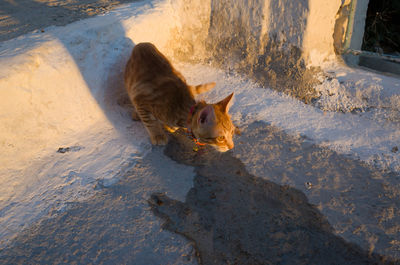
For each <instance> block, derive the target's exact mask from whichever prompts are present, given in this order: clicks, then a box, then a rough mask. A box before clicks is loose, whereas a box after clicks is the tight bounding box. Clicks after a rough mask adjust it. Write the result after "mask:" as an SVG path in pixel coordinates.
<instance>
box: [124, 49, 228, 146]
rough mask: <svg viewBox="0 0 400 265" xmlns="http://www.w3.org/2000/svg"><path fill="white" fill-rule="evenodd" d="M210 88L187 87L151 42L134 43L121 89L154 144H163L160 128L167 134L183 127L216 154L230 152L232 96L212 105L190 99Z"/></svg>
mask: <svg viewBox="0 0 400 265" xmlns="http://www.w3.org/2000/svg"><path fill="white" fill-rule="evenodd" d="M214 86H215V83H208V84H203V85H198V86H190V85H188V84H187V83H186V81H185V78H184V77H183V76H182V75H181V73H179V72H178V71H177V70H175V68H174V67H173V66H172V65H171V63H170V62H169V61H168V59H167V58H166V57H165V56H164V55H163V54H162V53H161V52H160V51H158V50H157V48H156V47H155V46H154V45H153V44H151V43H139V44H137V45H136V46H135V47H134V48H133V51H132V55H131V57H130V59H129V61H128V63H127V65H126V68H125V87H126V89H127V91H128V95H129V98H130V100H131V102H132V104H133V106H134V107H135V110H134V112H133V114H132V117H133V118H134V119H135V120H141V121H142V122H143V124H144V126H145V127H146V129H147V132H148V133H149V135H150V140H151V143H152V144H154V145H165V144H167V142H168V138H167V136H166V134H165V131H164V129H163V127H164V128H166V129H167V130H169V131H171V132H173V131H175V130H176V129H178V128H179V127H185V128H187V129H188V130H189V131H191V132H192V134H193V136H194V137H195V138H196V139H197V141H199V142H201V143H206V144H210V145H212V146H213V147H215V148H216V149H217V150H218V151H220V152H225V151H227V150H229V149H232V148H233V146H234V144H233V134H234V132H235V126H234V125H233V124H232V121H231V119H230V116H229V114H228V110H229V107H230V105H231V102H232V101H231V100H232V97H233V93H232V94H230V95H229V96H228V97H226V98H225V99H223V100H222V101H220V102H218V103H216V104H207V103H205V102H204V101H201V102H196V101H195V99H194V96H195V95H197V94H200V93H202V92H205V91H208V90H210V89H211V88H213V87H214Z"/></svg>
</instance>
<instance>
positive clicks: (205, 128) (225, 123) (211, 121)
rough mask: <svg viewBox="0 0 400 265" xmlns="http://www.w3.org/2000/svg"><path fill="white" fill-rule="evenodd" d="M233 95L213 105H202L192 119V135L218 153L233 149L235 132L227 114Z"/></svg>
mask: <svg viewBox="0 0 400 265" xmlns="http://www.w3.org/2000/svg"><path fill="white" fill-rule="evenodd" d="M232 98H233V93H232V94H230V95H229V96H227V97H226V98H224V99H223V100H221V101H220V102H218V103H215V104H203V105H202V106H201V107H200V109H199V110H198V111H197V112H196V114H195V115H194V116H193V118H192V133H193V134H194V136H195V137H196V138H197V140H198V141H200V142H201V143H206V144H209V145H211V146H213V147H214V148H215V149H216V150H217V151H219V152H226V151H228V150H230V149H232V148H233V147H234V143H233V136H234V134H235V132H236V131H237V129H236V127H235V126H234V125H233V123H232V121H231V117H230V116H229V114H228V111H229V108H230V106H231V105H232Z"/></svg>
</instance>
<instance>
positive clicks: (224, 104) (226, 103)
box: [217, 93, 233, 113]
mask: <svg viewBox="0 0 400 265" xmlns="http://www.w3.org/2000/svg"><path fill="white" fill-rule="evenodd" d="M232 103H233V93H232V94H230V95H229V96H227V97H226V98H224V99H223V100H221V101H220V102H218V103H217V105H218V106H220V108H221V109H222V111H224V112H226V113H228V111H229V108H230V107H231V106H232Z"/></svg>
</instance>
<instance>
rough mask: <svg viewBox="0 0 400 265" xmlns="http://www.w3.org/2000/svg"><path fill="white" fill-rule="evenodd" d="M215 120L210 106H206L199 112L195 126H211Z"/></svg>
mask: <svg viewBox="0 0 400 265" xmlns="http://www.w3.org/2000/svg"><path fill="white" fill-rule="evenodd" d="M215 120H216V117H215V112H214V108H213V107H212V106H211V105H207V106H205V107H204V108H203V109H202V110H201V111H200V115H199V117H198V118H197V124H199V125H200V126H202V125H203V126H206V125H211V124H213V123H214V122H215Z"/></svg>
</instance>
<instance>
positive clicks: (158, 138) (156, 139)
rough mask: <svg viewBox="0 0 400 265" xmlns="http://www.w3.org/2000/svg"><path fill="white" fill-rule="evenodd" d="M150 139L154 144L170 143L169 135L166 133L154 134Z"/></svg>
mask: <svg viewBox="0 0 400 265" xmlns="http://www.w3.org/2000/svg"><path fill="white" fill-rule="evenodd" d="M150 140H151V143H152V144H153V145H166V144H167V143H168V137H167V136H166V135H165V134H157V135H153V136H151V139H150Z"/></svg>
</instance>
